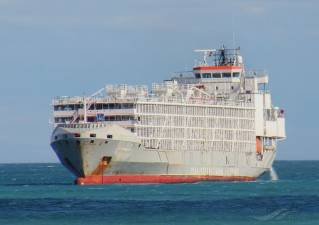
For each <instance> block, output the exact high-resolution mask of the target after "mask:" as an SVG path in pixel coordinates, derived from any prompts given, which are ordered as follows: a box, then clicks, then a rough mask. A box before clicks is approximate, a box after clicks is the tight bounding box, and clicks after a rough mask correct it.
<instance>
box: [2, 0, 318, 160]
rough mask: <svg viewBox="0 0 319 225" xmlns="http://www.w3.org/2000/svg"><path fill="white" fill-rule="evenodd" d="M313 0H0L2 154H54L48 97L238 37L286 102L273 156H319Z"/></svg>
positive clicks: (151, 77) (161, 73)
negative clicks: (281, 135)
mask: <svg viewBox="0 0 319 225" xmlns="http://www.w3.org/2000/svg"><path fill="white" fill-rule="evenodd" d="M318 12H319V1H315V0H314V1H307V0H304V1H295V0H267V1H256V0H255V1H250V0H223V1H220V0H219V1H215V0H201V1H198V0H196V1H195V0H169V1H164V0H134V1H129V0H125V1H122V0H118V1H104V0H90V1H86V0H68V1H65V0H54V1H51V0H50V1H49V0H28V1H25V0H0V144H1V146H0V163H14V162H58V160H57V157H56V156H55V154H54V152H53V150H52V149H51V147H50V144H49V142H50V141H49V140H50V135H51V132H52V127H51V126H50V125H49V119H50V116H51V113H52V112H51V107H50V104H51V100H52V98H53V97H54V96H58V95H61V96H62V95H63V96H66V95H69V96H72V95H84V94H91V93H94V92H95V91H96V90H98V89H100V88H102V87H103V86H104V85H105V84H122V83H128V84H148V85H150V84H151V83H152V82H159V81H162V80H164V79H167V78H170V74H171V73H172V72H175V71H181V70H190V69H191V68H192V67H193V65H194V60H195V59H197V58H198V55H197V54H196V53H194V52H193V50H194V49H197V48H218V47H220V46H221V45H222V44H225V45H226V46H230V47H233V46H240V48H241V53H242V55H243V56H244V60H245V64H246V68H251V69H252V68H255V69H265V70H266V71H267V72H268V73H269V76H270V84H269V87H270V89H271V92H272V96H273V103H274V105H276V106H279V107H281V108H284V109H285V112H286V128H287V130H286V131H287V139H286V140H285V141H283V142H280V143H279V145H278V152H277V159H280V160H311V159H316V160H319V148H318V140H319V122H318V120H319V119H318V118H319V116H318V110H319V100H318V98H319V94H318V87H317V86H318V85H319V75H318V72H317V69H316V67H317V65H318V60H319V57H318V53H319V14H318Z"/></svg>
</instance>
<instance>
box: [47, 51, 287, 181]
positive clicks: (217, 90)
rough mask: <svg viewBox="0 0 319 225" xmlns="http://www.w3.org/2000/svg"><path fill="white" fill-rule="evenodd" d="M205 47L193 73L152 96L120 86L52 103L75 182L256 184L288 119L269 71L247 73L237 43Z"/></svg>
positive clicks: (57, 144) (54, 141) (59, 143)
mask: <svg viewBox="0 0 319 225" xmlns="http://www.w3.org/2000/svg"><path fill="white" fill-rule="evenodd" d="M200 52H203V53H204V60H203V62H201V63H200V64H199V65H198V66H196V67H194V68H193V76H192V77H185V76H183V75H181V74H180V75H179V76H177V77H173V78H172V79H171V80H168V81H164V83H162V84H154V85H153V87H152V91H151V92H150V93H149V92H148V90H147V87H145V86H127V85H119V86H106V87H105V88H104V89H101V90H100V91H98V92H97V93H95V94H94V95H93V96H90V97H60V98H55V99H54V100H53V107H54V115H53V116H54V121H55V129H54V131H53V134H52V138H51V146H52V148H53V149H54V150H55V152H56V154H57V155H58V157H59V159H60V161H61V162H62V163H63V165H65V166H66V167H67V168H68V169H69V170H70V171H71V172H72V173H73V174H74V175H75V176H76V177H78V178H77V180H76V183H77V184H112V183H179V182H197V181H218V180H226V181H228V180H236V181H237V180H238V181H250V180H254V179H256V178H257V177H258V176H260V175H261V174H263V173H264V172H265V171H267V170H269V169H270V168H271V167H272V163H273V161H274V159H275V155H276V147H277V140H281V139H284V138H285V119H284V116H283V110H281V109H279V108H278V107H274V106H273V104H272V102H271V95H270V92H269V91H268V90H267V89H266V86H267V83H268V76H267V75H266V74H264V73H262V74H261V75H260V76H256V74H254V73H250V72H247V71H245V69H244V66H243V60H242V57H241V56H240V55H239V49H233V50H226V49H224V48H222V49H219V50H210V49H209V50H200ZM212 55H213V56H214V58H215V61H213V62H214V63H213V65H210V64H209V63H208V58H209V56H212Z"/></svg>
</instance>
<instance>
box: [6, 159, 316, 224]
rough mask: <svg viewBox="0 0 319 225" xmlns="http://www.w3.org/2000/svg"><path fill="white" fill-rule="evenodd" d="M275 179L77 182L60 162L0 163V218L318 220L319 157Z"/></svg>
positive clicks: (291, 164) (282, 167) (280, 167)
mask: <svg viewBox="0 0 319 225" xmlns="http://www.w3.org/2000/svg"><path fill="white" fill-rule="evenodd" d="M274 168H275V171H276V172H277V174H278V177H279V179H278V180H272V179H271V177H272V178H273V176H270V174H265V175H263V176H262V177H261V178H259V179H258V180H257V181H255V182H200V183H194V184H148V185H109V186H76V185H73V180H74V177H73V176H72V175H71V174H70V173H69V172H68V171H67V170H66V169H65V168H64V167H63V166H61V165H60V164H0V224H1V225H2V224H3V225H9V224H23V225H29V224H30V225H31V224H32V225H37V224H41V225H51V224H52V225H53V224H55V225H63V224H65V225H72V224H83V225H84V224H85V225H90V224H95V225H99V224H117V225H119V224H123V225H126V224H139V225H141V224H150V225H151V224H154V225H155V224H158V225H159V224H161V225H170V224H172V225H173V224H183V225H186V224H192V225H197V224H198V225H201V224H203V225H204V224H218V225H223V224H225V225H226V224H245V225H246V224H256V225H259V224H267V225H268V224H270V225H271V224H278V225H279V224H282V225H283V224H298V225H299V224H305V225H306V224H307V225H310V224H311V225H318V224H319V161H276V162H275V163H274Z"/></svg>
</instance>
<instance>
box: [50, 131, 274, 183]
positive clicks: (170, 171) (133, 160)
mask: <svg viewBox="0 0 319 225" xmlns="http://www.w3.org/2000/svg"><path fill="white" fill-rule="evenodd" d="M105 129H106V130H107V132H108V133H114V132H115V131H113V130H112V129H121V128H114V127H107V128H105ZM104 131H105V130H103V129H102V130H101V132H104ZM118 131H120V132H118V133H121V132H123V134H125V132H126V130H125V129H123V130H118ZM73 132H74V131H70V130H64V129H62V130H61V129H60V130H56V131H55V132H54V135H53V136H55V134H56V133H60V134H63V135H64V136H65V134H72V133H73ZM76 132H81V131H79V130H77V131H76ZM96 132H99V131H96ZM127 132H128V131H127ZM115 133H116V132H115ZM129 135H132V134H129V133H127V134H126V135H123V136H118V137H115V138H113V139H106V138H94V139H93V138H75V137H73V136H72V135H68V136H67V137H65V138H62V139H59V140H54V139H53V140H52V142H51V146H52V148H53V149H54V150H55V152H56V154H57V155H58V157H59V159H60V161H61V162H62V164H63V165H64V166H66V167H67V168H68V169H69V170H70V171H71V172H72V173H73V174H74V175H75V176H76V177H77V179H76V181H75V182H76V184H80V185H86V184H115V183H192V182H199V181H252V180H255V179H256V178H257V177H258V176H260V175H261V174H263V173H264V172H266V171H267V170H268V169H269V168H270V167H271V165H272V163H273V160H274V158H275V151H267V152H264V154H263V158H262V160H260V159H259V160H258V158H257V157H256V154H255V153H247V152H225V151H218V149H212V150H211V151H207V150H206V151H199V150H194V151H174V150H165V149H145V148H144V147H143V146H141V144H140V142H139V140H138V139H137V138H134V135H133V136H132V137H129ZM82 136H85V135H82ZM127 137H129V138H127Z"/></svg>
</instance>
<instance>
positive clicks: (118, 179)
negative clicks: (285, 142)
mask: <svg viewBox="0 0 319 225" xmlns="http://www.w3.org/2000/svg"><path fill="white" fill-rule="evenodd" d="M254 180H256V178H255V177H245V176H195V175H189V176H183V175H110V176H101V175H92V176H87V177H79V178H77V179H76V181H75V183H76V184H79V185H96V184H147V183H150V184H151V183H154V184H156V183H194V182H199V181H254Z"/></svg>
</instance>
